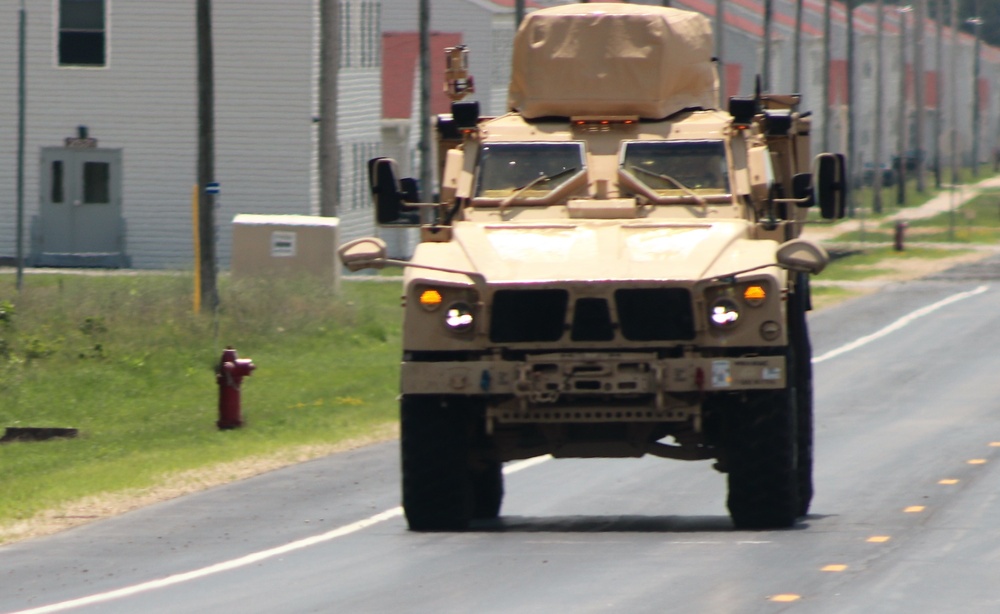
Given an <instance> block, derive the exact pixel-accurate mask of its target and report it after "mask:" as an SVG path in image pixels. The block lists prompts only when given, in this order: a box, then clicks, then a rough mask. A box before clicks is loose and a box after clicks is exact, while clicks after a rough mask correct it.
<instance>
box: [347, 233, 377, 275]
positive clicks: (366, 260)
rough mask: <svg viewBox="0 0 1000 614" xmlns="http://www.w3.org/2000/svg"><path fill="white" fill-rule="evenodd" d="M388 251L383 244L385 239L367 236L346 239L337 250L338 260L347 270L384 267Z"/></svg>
mask: <svg viewBox="0 0 1000 614" xmlns="http://www.w3.org/2000/svg"><path fill="white" fill-rule="evenodd" d="M388 253H389V250H388V248H386V246H385V241H383V240H382V239H376V238H368V237H366V238H363V239H355V240H353V241H348V242H347V243H344V244H343V245H341V246H340V249H338V250H337V255H338V256H340V262H341V263H342V264H343V265H344V266H345V267H347V270H349V271H360V270H361V269H381V268H383V267H385V260H386V258H387V254H388Z"/></svg>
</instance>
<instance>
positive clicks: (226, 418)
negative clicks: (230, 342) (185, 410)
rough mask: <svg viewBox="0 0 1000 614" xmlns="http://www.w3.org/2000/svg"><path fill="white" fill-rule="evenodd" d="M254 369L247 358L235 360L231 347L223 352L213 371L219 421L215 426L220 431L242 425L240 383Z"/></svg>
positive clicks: (234, 351)
mask: <svg viewBox="0 0 1000 614" xmlns="http://www.w3.org/2000/svg"><path fill="white" fill-rule="evenodd" d="M256 368H257V366H256V365H254V364H253V361H252V360H250V359H249V358H236V350H234V349H233V348H232V347H227V348H226V349H225V350H223V352H222V359H221V360H220V361H219V366H218V368H217V369H216V370H215V381H216V382H217V383H218V384H219V421H218V422H216V425H217V426H218V427H219V428H220V429H234V428H237V427H240V426H242V425H243V415H242V410H241V409H240V383H241V382H242V381H243V378H244V377H249V376H250V373H251V372H252V371H253V370H254V369H256Z"/></svg>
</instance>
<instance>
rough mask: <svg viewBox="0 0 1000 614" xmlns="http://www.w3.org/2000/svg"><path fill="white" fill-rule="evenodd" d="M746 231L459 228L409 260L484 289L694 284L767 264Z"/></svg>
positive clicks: (763, 248)
mask: <svg viewBox="0 0 1000 614" xmlns="http://www.w3.org/2000/svg"><path fill="white" fill-rule="evenodd" d="M750 228H751V226H750V224H749V223H748V222H746V221H743V220H727V221H712V222H694V223H692V222H664V221H662V220H657V221H650V222H638V221H637V222H627V223H623V222H622V221H621V220H580V221H577V220H574V221H572V222H568V221H567V222H563V221H558V222H552V223H544V222H543V223H538V222H534V223H504V224H484V223H474V222H458V223H456V224H455V226H454V228H453V231H454V232H453V237H452V240H451V241H450V242H448V243H422V244H420V245H419V246H418V247H417V251H416V252H415V254H414V258H413V261H414V262H415V263H421V264H425V265H431V266H437V267H444V268H450V269H458V270H463V271H470V272H476V273H479V274H481V275H482V276H483V277H484V278H485V280H486V282H487V283H490V284H508V283H519V282H520V283H525V282H526V283H532V282H534V283H543V282H554V281H561V282H566V281H641V280H647V279H649V280H657V281H695V280H699V279H705V278H710V277H716V276H720V275H726V274H730V273H734V272H737V271H741V270H745V269H748V268H752V267H755V266H760V265H767V264H773V263H774V262H775V250H776V248H777V245H778V244H777V242H775V241H769V240H752V239H750V238H749V234H750ZM410 273H411V274H412V275H413V276H418V277H421V278H427V277H429V276H430V277H437V275H436V274H435V275H428V271H426V270H419V269H418V270H414V269H410ZM445 277H447V278H449V279H451V280H452V281H455V282H459V283H467V282H468V280H467V279H462V278H463V277H464V276H451V275H448V274H445Z"/></svg>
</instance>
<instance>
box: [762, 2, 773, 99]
mask: <svg viewBox="0 0 1000 614" xmlns="http://www.w3.org/2000/svg"><path fill="white" fill-rule="evenodd" d="M772 21H774V5H773V0H764V61H763V64H764V66H763V70H762V71H761V73H762V77H763V81H764V91H765V92H770V91H771V22H772Z"/></svg>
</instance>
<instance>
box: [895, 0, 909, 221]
mask: <svg viewBox="0 0 1000 614" xmlns="http://www.w3.org/2000/svg"><path fill="white" fill-rule="evenodd" d="M911 10H913V7H911V6H910V5H906V6H901V7H899V8H897V9H896V15H897V16H898V17H899V116H898V118H897V119H898V121H899V124H898V126H897V130H898V132H897V134H896V152H897V153H896V156H897V159H898V160H899V163H898V168H897V169H896V172H897V177H896V204H897V205H899V206H900V207H902V206H903V205H905V204H906V129H907V127H908V122H907V117H906V114H907V109H906V17H907V13H909V12H910V11H911Z"/></svg>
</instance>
